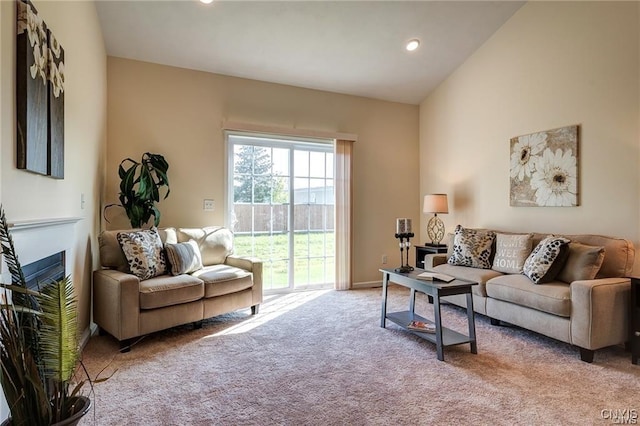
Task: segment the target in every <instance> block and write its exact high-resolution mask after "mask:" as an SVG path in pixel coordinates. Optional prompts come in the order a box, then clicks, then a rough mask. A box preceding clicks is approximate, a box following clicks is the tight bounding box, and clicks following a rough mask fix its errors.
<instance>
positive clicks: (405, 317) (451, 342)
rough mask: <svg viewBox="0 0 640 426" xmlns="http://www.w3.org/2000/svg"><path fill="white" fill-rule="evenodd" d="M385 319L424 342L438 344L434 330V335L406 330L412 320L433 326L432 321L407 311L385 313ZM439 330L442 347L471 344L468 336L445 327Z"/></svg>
mask: <svg viewBox="0 0 640 426" xmlns="http://www.w3.org/2000/svg"><path fill="white" fill-rule="evenodd" d="M386 318H387V319H388V320H389V321H391V322H393V323H395V324H397V325H399V326H400V327H402V328H403V329H405V330H407V331H409V332H411V333H413V334H415V335H416V336H418V337H421V338H423V339H425V340H428V341H430V342H432V343H435V344H436V345H437V344H438V342H437V336H436V333H437V332H438V330H436V331H435V332H434V333H426V332H423V331H418V330H412V329H410V328H407V325H408V324H409V323H410V322H411V321H413V320H417V321H423V322H426V323H430V324H435V323H434V322H433V321H432V320H430V319H427V318H424V317H421V316H420V315H418V314H416V313H412V312H409V311H402V312H389V313H387V315H386ZM441 329H442V346H455V345H462V344H464V343H471V342H472V340H471V339H470V338H469V336H466V335H464V334H462V333H458V332H457V331H454V330H451V329H450V328H447V327H441Z"/></svg>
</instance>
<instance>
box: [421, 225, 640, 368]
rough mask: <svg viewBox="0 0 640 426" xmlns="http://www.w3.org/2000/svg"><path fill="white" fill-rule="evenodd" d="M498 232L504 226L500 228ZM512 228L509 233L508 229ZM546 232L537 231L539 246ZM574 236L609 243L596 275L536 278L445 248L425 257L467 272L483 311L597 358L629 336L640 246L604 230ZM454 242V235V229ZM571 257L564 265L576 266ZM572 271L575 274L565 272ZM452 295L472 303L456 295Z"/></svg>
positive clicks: (428, 263) (448, 269)
mask: <svg viewBox="0 0 640 426" xmlns="http://www.w3.org/2000/svg"><path fill="white" fill-rule="evenodd" d="M494 232H496V233H498V232H500V231H494ZM507 234H508V233H507ZM545 236H546V234H536V233H534V234H533V247H536V245H537V244H538V243H539V242H540V241H541V240H542V239H543V238H544V237H545ZM564 237H566V238H568V239H569V240H571V241H572V242H576V243H582V244H585V245H589V246H595V247H603V248H604V259H603V260H602V266H601V267H600V268H599V270H598V272H597V274H596V276H595V278H594V279H591V280H579V281H573V282H563V281H560V280H559V279H555V280H553V281H552V282H549V283H545V284H534V283H533V282H532V281H531V280H530V279H529V278H528V277H527V276H525V275H523V274H504V273H501V272H497V271H495V270H493V269H478V268H472V267H467V266H457V265H450V264H448V263H447V259H448V257H449V256H451V255H452V253H451V249H450V250H449V253H447V254H446V255H445V254H429V255H427V256H426V257H425V269H434V270H436V271H438V272H443V273H445V274H449V275H453V276H455V277H458V278H466V279H469V280H473V281H476V282H478V283H479V285H476V286H473V304H474V305H473V307H474V310H475V311H476V312H478V313H480V314H483V315H486V316H488V317H490V318H491V323H492V324H494V325H498V324H499V323H500V321H504V322H506V323H510V324H514V325H517V326H519V327H523V328H526V329H529V330H532V331H535V332H537V333H540V334H543V335H545V336H549V337H552V338H554V339H558V340H561V341H563V342H567V343H570V344H572V345H575V346H578V347H579V348H580V356H581V358H582V360H583V361H586V362H592V361H593V356H594V351H595V350H596V349H600V348H604V347H607V346H613V345H618V344H623V343H625V342H627V340H628V335H627V327H628V309H629V292H630V280H629V278H626V277H628V276H629V275H630V273H631V270H632V267H633V261H634V255H635V249H634V246H633V244H632V243H631V242H630V241H628V240H625V239H621V238H613V237H606V236H600V235H565V236H564ZM448 238H449V239H450V241H449V244H448V245H449V247H450V248H451V247H452V242H453V239H452V236H451V235H449V236H448ZM571 265H572V264H571V263H570V262H567V263H566V264H565V265H564V267H568V268H570V267H571ZM559 275H565V276H566V275H570V274H559ZM447 299H448V301H450V302H452V303H455V304H457V305H460V306H466V301H465V300H464V299H462V298H459V297H456V296H453V297H450V298H447Z"/></svg>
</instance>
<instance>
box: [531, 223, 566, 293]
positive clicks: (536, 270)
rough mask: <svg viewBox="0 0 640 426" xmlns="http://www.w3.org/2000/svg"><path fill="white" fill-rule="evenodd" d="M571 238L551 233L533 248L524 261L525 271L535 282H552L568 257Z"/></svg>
mask: <svg viewBox="0 0 640 426" xmlns="http://www.w3.org/2000/svg"><path fill="white" fill-rule="evenodd" d="M567 244H569V239H567V238H564V237H558V236H555V235H549V236H548V237H547V238H545V239H544V240H542V241H540V243H539V244H538V245H537V246H536V248H534V249H533V251H532V252H531V254H530V255H529V257H527V260H526V261H525V262H524V268H523V273H524V274H525V275H526V276H527V277H529V278H530V279H531V281H533V282H534V283H535V284H544V283H547V282H551V281H552V280H553V279H554V278H555V277H556V275H558V273H559V272H560V269H562V266H563V265H564V262H565V260H566V259H567V254H568V248H567Z"/></svg>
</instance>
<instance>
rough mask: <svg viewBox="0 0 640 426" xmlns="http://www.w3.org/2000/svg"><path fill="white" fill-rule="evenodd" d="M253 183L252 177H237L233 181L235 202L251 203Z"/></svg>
mask: <svg viewBox="0 0 640 426" xmlns="http://www.w3.org/2000/svg"><path fill="white" fill-rule="evenodd" d="M251 181H252V179H251V178H250V177H246V176H236V177H235V179H233V201H234V202H235V203H250V202H251Z"/></svg>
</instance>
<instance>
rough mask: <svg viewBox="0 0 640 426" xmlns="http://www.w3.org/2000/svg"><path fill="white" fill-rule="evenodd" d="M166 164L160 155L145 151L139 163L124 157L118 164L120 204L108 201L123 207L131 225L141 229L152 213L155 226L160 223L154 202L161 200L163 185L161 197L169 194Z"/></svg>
mask: <svg viewBox="0 0 640 426" xmlns="http://www.w3.org/2000/svg"><path fill="white" fill-rule="evenodd" d="M168 170H169V164H168V163H167V161H166V160H165V159H164V157H163V156H162V155H160V154H151V153H149V152H145V153H144V154H142V159H141V160H140V162H138V161H135V160H133V159H131V158H125V159H124V160H122V161H121V162H120V166H119V167H118V176H120V194H119V195H118V198H119V200H120V204H109V205H107V206H105V208H104V210H105V212H106V210H107V209H108V208H110V207H113V206H120V207H122V208H124V210H125V212H126V213H127V217H128V218H129V222H131V226H132V227H133V228H141V227H142V226H143V225H145V224H146V223H147V222H149V220H150V219H151V216H153V219H154V221H153V222H154V225H155V226H158V224H159V223H160V210H158V208H157V207H156V203H158V202H160V190H161V189H162V187H166V190H167V192H166V193H165V195H164V198H163V199H165V198H167V197H168V196H169V192H171V189H170V188H169V177H168V175H167V171H168Z"/></svg>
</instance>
